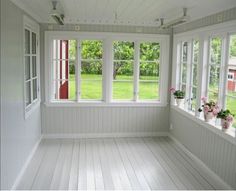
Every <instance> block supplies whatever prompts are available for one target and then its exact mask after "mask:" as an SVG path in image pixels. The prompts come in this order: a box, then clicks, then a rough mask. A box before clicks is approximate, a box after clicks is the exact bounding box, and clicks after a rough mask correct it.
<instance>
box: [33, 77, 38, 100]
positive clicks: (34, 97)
mask: <svg viewBox="0 0 236 191" xmlns="http://www.w3.org/2000/svg"><path fill="white" fill-rule="evenodd" d="M37 89H38V88H37V79H34V80H33V100H35V99H37V97H38V96H37Z"/></svg>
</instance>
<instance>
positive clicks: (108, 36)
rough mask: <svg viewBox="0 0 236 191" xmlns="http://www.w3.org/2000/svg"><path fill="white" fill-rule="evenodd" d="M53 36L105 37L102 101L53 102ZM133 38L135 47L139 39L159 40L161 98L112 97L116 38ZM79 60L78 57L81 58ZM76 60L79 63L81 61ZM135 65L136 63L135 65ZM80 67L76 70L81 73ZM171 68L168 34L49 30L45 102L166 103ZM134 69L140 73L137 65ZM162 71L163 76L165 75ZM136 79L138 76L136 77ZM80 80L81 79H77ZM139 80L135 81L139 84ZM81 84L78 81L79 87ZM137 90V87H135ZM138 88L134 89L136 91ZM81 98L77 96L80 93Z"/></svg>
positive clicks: (161, 104) (102, 104) (67, 37)
mask: <svg viewBox="0 0 236 191" xmlns="http://www.w3.org/2000/svg"><path fill="white" fill-rule="evenodd" d="M53 39H68V40H70V39H75V40H77V42H80V41H81V40H89V39H91V40H103V72H102V73H103V100H102V101H96V100H87V101H85V100H78V99H77V100H76V101H69V100H67V101H63V102H62V101H53V99H52V97H51V96H52V93H51V90H52V85H51V82H52V81H51V80H52V79H51V78H52V75H51V74H52V65H51V64H49V63H51V62H50V59H51V55H52V54H51V53H50V51H52V41H53ZM117 40H120V41H133V42H134V43H135V46H137V44H138V43H140V42H145V41H147V42H150V41H152V42H159V43H160V47H161V50H160V76H161V77H160V82H159V89H160V92H159V97H160V100H159V101H138V100H137V101H136V100H132V101H117V100H112V71H113V64H112V63H113V55H112V43H113V41H117ZM135 52H136V53H135V59H134V60H135V62H136V63H138V59H137V55H136V54H137V51H135ZM78 59H79V58H78ZM78 59H77V63H78V62H79V60H78ZM135 65H136V64H135ZM78 70H79V68H78V69H77V73H78V74H80V72H79V71H78ZM168 71H169V35H150V34H124V33H95V32H87V33H85V32H65V31H46V32H45V98H46V99H45V103H46V105H50V106H58V105H63V106H76V105H79V106H83V105H85V106H89V105H91V106H96V105H97V106H104V105H105V106H107V105H109V106H120V105H124V106H140V105H145V106H152V107H153V106H166V105H167V92H168V78H169V77H168V75H166V74H168ZM134 72H135V73H136V72H139V70H137V68H136V69H135V70H134ZM162 74H163V75H162ZM135 75H137V74H134V78H135V79H136V78H137V77H135ZM77 81H78V82H79V80H78V79H77ZM136 84H137V83H134V86H136ZM78 86H79V83H77V88H78ZM134 89H135V88H134ZM136 89H137V87H136ZM136 89H135V90H136ZM77 97H78V96H77Z"/></svg>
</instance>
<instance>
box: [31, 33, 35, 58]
mask: <svg viewBox="0 0 236 191" xmlns="http://www.w3.org/2000/svg"><path fill="white" fill-rule="evenodd" d="M32 54H36V34H35V33H33V32H32Z"/></svg>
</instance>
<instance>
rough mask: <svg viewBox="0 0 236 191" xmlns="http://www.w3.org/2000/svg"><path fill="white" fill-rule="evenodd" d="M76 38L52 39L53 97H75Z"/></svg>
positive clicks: (69, 98)
mask: <svg viewBox="0 0 236 191" xmlns="http://www.w3.org/2000/svg"><path fill="white" fill-rule="evenodd" d="M75 60H76V40H54V41H53V98H54V99H68V100H75V99H76V83H75V81H76V80H75Z"/></svg>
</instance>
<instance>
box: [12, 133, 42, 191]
mask: <svg viewBox="0 0 236 191" xmlns="http://www.w3.org/2000/svg"><path fill="white" fill-rule="evenodd" d="M42 138H43V137H42V135H41V136H40V138H39V140H38V141H37V142H36V143H35V145H34V147H33V149H32V150H31V152H30V154H29V156H28V157H27V159H26V161H25V163H24V165H23V166H22V168H21V170H20V172H19V174H18V175H17V178H16V180H15V182H14V184H13V186H12V187H11V190H16V189H17V186H18V185H19V183H20V181H21V178H22V176H23V175H24V173H25V171H26V169H27V167H28V166H29V163H30V161H31V160H32V158H33V156H34V154H35V152H36V150H37V149H38V147H39V144H40V142H41V140H42Z"/></svg>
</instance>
